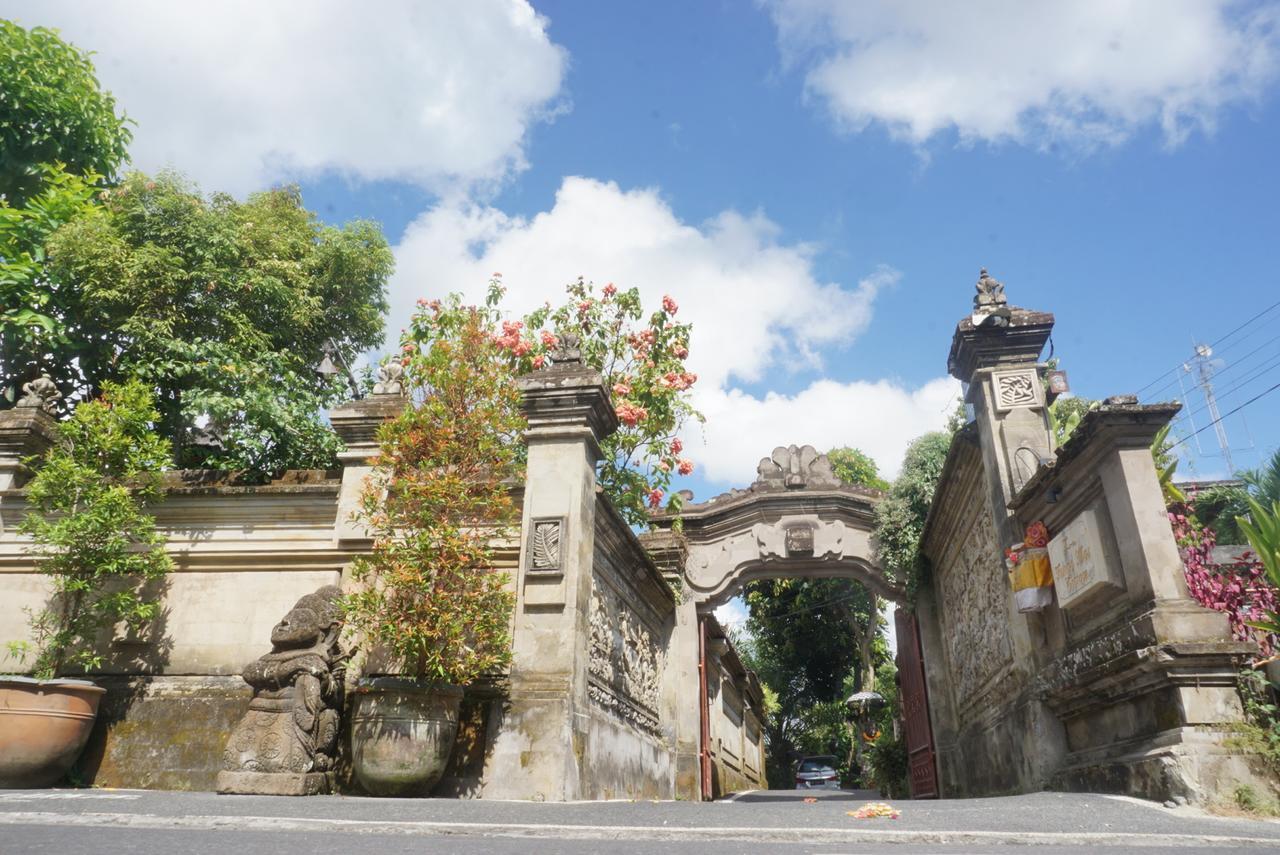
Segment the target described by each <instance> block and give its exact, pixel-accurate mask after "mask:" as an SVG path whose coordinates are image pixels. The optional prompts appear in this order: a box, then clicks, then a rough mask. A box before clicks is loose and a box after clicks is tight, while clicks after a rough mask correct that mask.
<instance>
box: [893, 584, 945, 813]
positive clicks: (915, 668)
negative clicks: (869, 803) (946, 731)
mask: <svg viewBox="0 0 1280 855" xmlns="http://www.w3.org/2000/svg"><path fill="white" fill-rule="evenodd" d="M894 622H895V624H896V626H897V630H898V677H899V680H900V681H901V684H902V685H901V688H900V689H899V697H900V698H901V701H902V717H903V719H904V720H905V726H906V733H905V734H904V735H905V738H906V742H907V769H908V775H909V777H910V780H911V798H913V799H936V798H937V797H938V767H937V764H936V763H935V762H934V756H933V728H932V727H930V726H929V693H928V691H927V690H926V689H925V683H924V657H923V655H922V654H921V649H920V626H919V624H918V623H917V622H916V616H915V615H914V614H912V613H911V612H909V611H907V610H906V609H904V608H902V607H901V606H899V607H898V608H897V609H895V610H894Z"/></svg>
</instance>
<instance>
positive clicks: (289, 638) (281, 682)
mask: <svg viewBox="0 0 1280 855" xmlns="http://www.w3.org/2000/svg"><path fill="white" fill-rule="evenodd" d="M341 593H342V592H341V591H340V590H339V589H338V587H337V586H336V585H326V586H324V587H323V588H320V589H319V590H318V591H316V592H315V593H314V594H307V595H306V596H305V597H303V598H302V599H300V600H298V602H297V604H295V605H294V607H293V608H292V609H290V611H289V613H288V614H287V615H285V616H284V618H282V619H281V621H280V623H278V624H276V626H275V628H274V629H272V630H271V652H270V653H267V654H266V655H264V656H262V657H261V658H260V659H258V660H257V661H256V662H254V663H252V664H251V665H249V666H248V667H247V668H245V669H244V680H245V682H246V683H248V684H249V685H250V686H252V687H253V690H254V691H253V700H252V701H250V702H249V711H248V712H246V713H245V715H244V718H242V719H241V720H240V723H239V724H238V725H236V728H235V730H234V731H233V732H232V734H231V738H230V739H228V740H227V747H226V751H225V752H224V753H223V771H222V772H220V773H219V774H218V792H220V793H249V794H258V795H299V796H300V795H313V794H316V793H325V792H329V791H330V790H332V789H333V767H334V761H335V760H336V756H337V743H338V720H339V710H340V708H341V703H342V688H343V687H342V683H343V674H344V670H345V661H346V654H345V653H344V652H343V651H342V648H341V646H340V644H339V640H338V636H339V632H340V629H341V613H340V611H339V608H338V597H339V596H341Z"/></svg>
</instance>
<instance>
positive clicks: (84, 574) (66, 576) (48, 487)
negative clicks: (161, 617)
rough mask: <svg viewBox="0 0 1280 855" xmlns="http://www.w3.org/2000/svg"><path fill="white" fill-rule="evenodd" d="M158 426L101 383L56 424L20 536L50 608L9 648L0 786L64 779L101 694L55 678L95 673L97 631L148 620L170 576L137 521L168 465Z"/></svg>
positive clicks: (141, 398) (124, 393)
mask: <svg viewBox="0 0 1280 855" xmlns="http://www.w3.org/2000/svg"><path fill="white" fill-rule="evenodd" d="M157 418H158V414H157V413H156V410H155V407H154V405H153V403H152V400H151V393H150V391H149V390H148V389H147V388H146V387H145V386H143V385H142V384H141V383H138V382H136V381H132V382H128V383H124V384H113V383H106V384H104V389H103V394H102V396H101V397H100V398H97V399H95V400H92V401H86V402H84V403H81V404H80V405H79V406H77V407H76V409H75V412H74V413H73V414H72V416H71V418H70V419H68V420H67V421H65V422H63V423H61V424H60V425H58V428H57V436H56V439H55V442H54V444H53V446H52V447H51V448H50V449H49V451H48V453H47V454H46V455H45V457H44V460H43V461H41V462H40V465H39V469H38V471H37V473H36V475H35V477H34V478H33V479H32V481H31V483H30V484H29V485H28V486H27V497H26V498H27V503H28V505H29V512H28V513H27V515H26V517H25V518H24V519H23V521H22V523H21V524H20V525H19V527H18V530H19V532H21V533H23V534H25V535H28V536H29V537H30V538H31V547H30V552H31V554H32V555H34V556H35V557H36V559H37V562H38V563H37V567H38V568H39V571H40V572H41V573H43V574H44V575H45V576H46V577H47V578H48V579H49V581H50V587H51V597H50V600H49V602H48V605H47V606H46V607H45V608H44V609H42V610H41V611H39V612H38V613H37V612H33V613H31V614H30V618H31V624H30V625H31V637H30V638H29V639H27V640H22V641H14V642H10V643H9V645H8V647H9V653H10V655H11V656H12V657H14V658H17V659H18V660H19V661H21V662H23V663H25V664H26V665H27V667H28V668H29V669H30V673H31V675H32V676H31V677H16V676H14V677H3V678H0V711H3V712H5V713H6V715H3V716H0V787H44V786H49V785H51V784H53V783H55V782H56V781H57V780H58V779H59V778H61V777H62V776H63V775H65V774H66V772H67V770H68V769H70V768H71V765H72V764H73V763H74V762H75V761H76V758H77V757H78V756H79V754H80V752H81V751H82V750H83V748H84V745H85V742H86V741H87V740H88V738H89V732H90V731H91V730H92V728H93V722H94V719H95V718H96V716H97V710H98V703H99V701H100V700H101V698H102V696H103V694H104V693H105V690H104V689H102V688H101V687H99V686H96V685H94V684H93V683H92V682H90V681H88V680H83V679H64V676H65V675H66V674H67V673H71V672H81V673H83V672H87V671H91V670H93V669H95V668H98V667H100V666H101V665H102V662H103V656H102V652H101V650H102V647H101V641H102V638H101V635H102V633H103V632H104V631H106V630H113V629H114V628H115V627H116V626H117V625H120V624H124V625H127V626H129V627H132V628H137V627H139V626H141V625H142V624H144V623H145V622H147V621H148V620H150V619H151V618H152V617H153V616H154V615H155V614H156V611H157V609H158V603H157V602H156V599H155V595H156V591H155V590H154V582H156V581H157V580H159V579H161V578H163V577H164V576H165V575H166V574H167V573H168V572H169V570H170V569H171V567H172V562H171V561H170V559H169V557H168V556H167V555H166V554H165V553H164V551H163V540H164V538H163V536H162V535H161V534H160V533H158V532H157V531H156V528H155V521H154V519H153V518H152V517H151V516H150V515H149V514H147V513H146V512H145V510H144V508H145V506H146V505H147V504H149V503H151V502H153V501H155V500H156V499H157V498H158V497H159V495H160V470H161V469H162V468H163V466H164V465H165V463H166V462H167V461H168V459H169V444H168V443H167V442H166V441H165V440H163V439H161V438H159V437H157V436H156V435H155V434H154V433H152V431H151V425H152V424H153V423H154V422H155V421H156V420H157ZM32 462H33V463H35V462H36V461H32ZM149 583H151V585H150V586H149Z"/></svg>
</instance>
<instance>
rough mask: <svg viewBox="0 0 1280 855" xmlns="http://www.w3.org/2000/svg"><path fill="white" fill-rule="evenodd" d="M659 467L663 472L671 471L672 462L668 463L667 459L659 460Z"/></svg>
mask: <svg viewBox="0 0 1280 855" xmlns="http://www.w3.org/2000/svg"><path fill="white" fill-rule="evenodd" d="M658 468H659V469H660V470H662V471H663V472H670V471H671V464H670V463H668V462H667V461H665V460H659V461H658Z"/></svg>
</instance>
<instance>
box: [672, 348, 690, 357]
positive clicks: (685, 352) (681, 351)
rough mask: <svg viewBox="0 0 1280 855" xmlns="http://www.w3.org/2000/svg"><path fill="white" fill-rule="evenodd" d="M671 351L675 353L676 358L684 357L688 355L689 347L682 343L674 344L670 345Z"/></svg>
mask: <svg viewBox="0 0 1280 855" xmlns="http://www.w3.org/2000/svg"><path fill="white" fill-rule="evenodd" d="M671 352H672V353H674V354H675V355H676V359H684V358H685V357H687V356H688V355H689V348H687V347H685V346H684V345H683V344H676V345H672V346H671Z"/></svg>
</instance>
